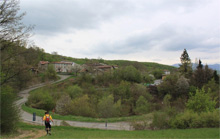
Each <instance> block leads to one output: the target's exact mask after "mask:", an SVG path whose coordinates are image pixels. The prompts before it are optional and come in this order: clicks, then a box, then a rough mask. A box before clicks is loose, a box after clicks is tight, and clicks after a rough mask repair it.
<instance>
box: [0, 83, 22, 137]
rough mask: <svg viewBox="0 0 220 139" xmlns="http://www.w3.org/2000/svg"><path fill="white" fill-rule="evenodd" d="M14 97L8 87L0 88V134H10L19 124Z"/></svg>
mask: <svg viewBox="0 0 220 139" xmlns="http://www.w3.org/2000/svg"><path fill="white" fill-rule="evenodd" d="M14 101H15V95H14V94H13V90H12V88H11V87H9V86H2V88H1V106H0V107H1V120H0V121H1V126H0V127H1V133H10V132H13V131H15V130H16V125H17V123H18V122H19V109H18V108H17V107H16V105H15V103H14Z"/></svg>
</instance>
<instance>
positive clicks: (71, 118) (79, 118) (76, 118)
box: [22, 105, 152, 123]
mask: <svg viewBox="0 0 220 139" xmlns="http://www.w3.org/2000/svg"><path fill="white" fill-rule="evenodd" d="M22 109H23V110H24V111H26V112H28V113H34V112H35V113H36V115H37V116H44V113H45V110H41V109H34V108H30V107H28V106H25V105H22ZM50 114H51V115H52V117H53V119H59V120H69V121H81V122H106V121H108V122H109V123H113V122H121V121H133V120H146V119H151V118H152V114H145V115H141V116H129V117H116V118H90V117H82V116H73V115H66V116H62V115H59V114H53V113H52V112H50Z"/></svg>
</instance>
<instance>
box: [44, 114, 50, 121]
mask: <svg viewBox="0 0 220 139" xmlns="http://www.w3.org/2000/svg"><path fill="white" fill-rule="evenodd" d="M45 121H46V122H47V123H49V122H50V115H48V116H46V120H45Z"/></svg>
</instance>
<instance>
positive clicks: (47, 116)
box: [43, 112, 53, 135]
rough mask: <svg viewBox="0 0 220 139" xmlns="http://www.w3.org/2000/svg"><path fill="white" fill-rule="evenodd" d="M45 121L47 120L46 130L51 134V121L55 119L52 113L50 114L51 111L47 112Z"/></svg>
mask: <svg viewBox="0 0 220 139" xmlns="http://www.w3.org/2000/svg"><path fill="white" fill-rule="evenodd" d="M43 121H44V122H45V130H46V131H47V135H48V134H49V135H51V121H52V122H53V119H52V117H51V115H49V112H45V115H44V117H43Z"/></svg>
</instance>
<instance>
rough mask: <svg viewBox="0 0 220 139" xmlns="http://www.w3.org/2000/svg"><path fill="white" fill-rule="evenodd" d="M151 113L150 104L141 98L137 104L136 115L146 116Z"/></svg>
mask: <svg viewBox="0 0 220 139" xmlns="http://www.w3.org/2000/svg"><path fill="white" fill-rule="evenodd" d="M149 111H150V104H149V102H148V101H147V99H146V98H144V97H143V96H140V97H139V98H138V100H137V102H136V108H135V113H136V114H146V113H148V112H149Z"/></svg>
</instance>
